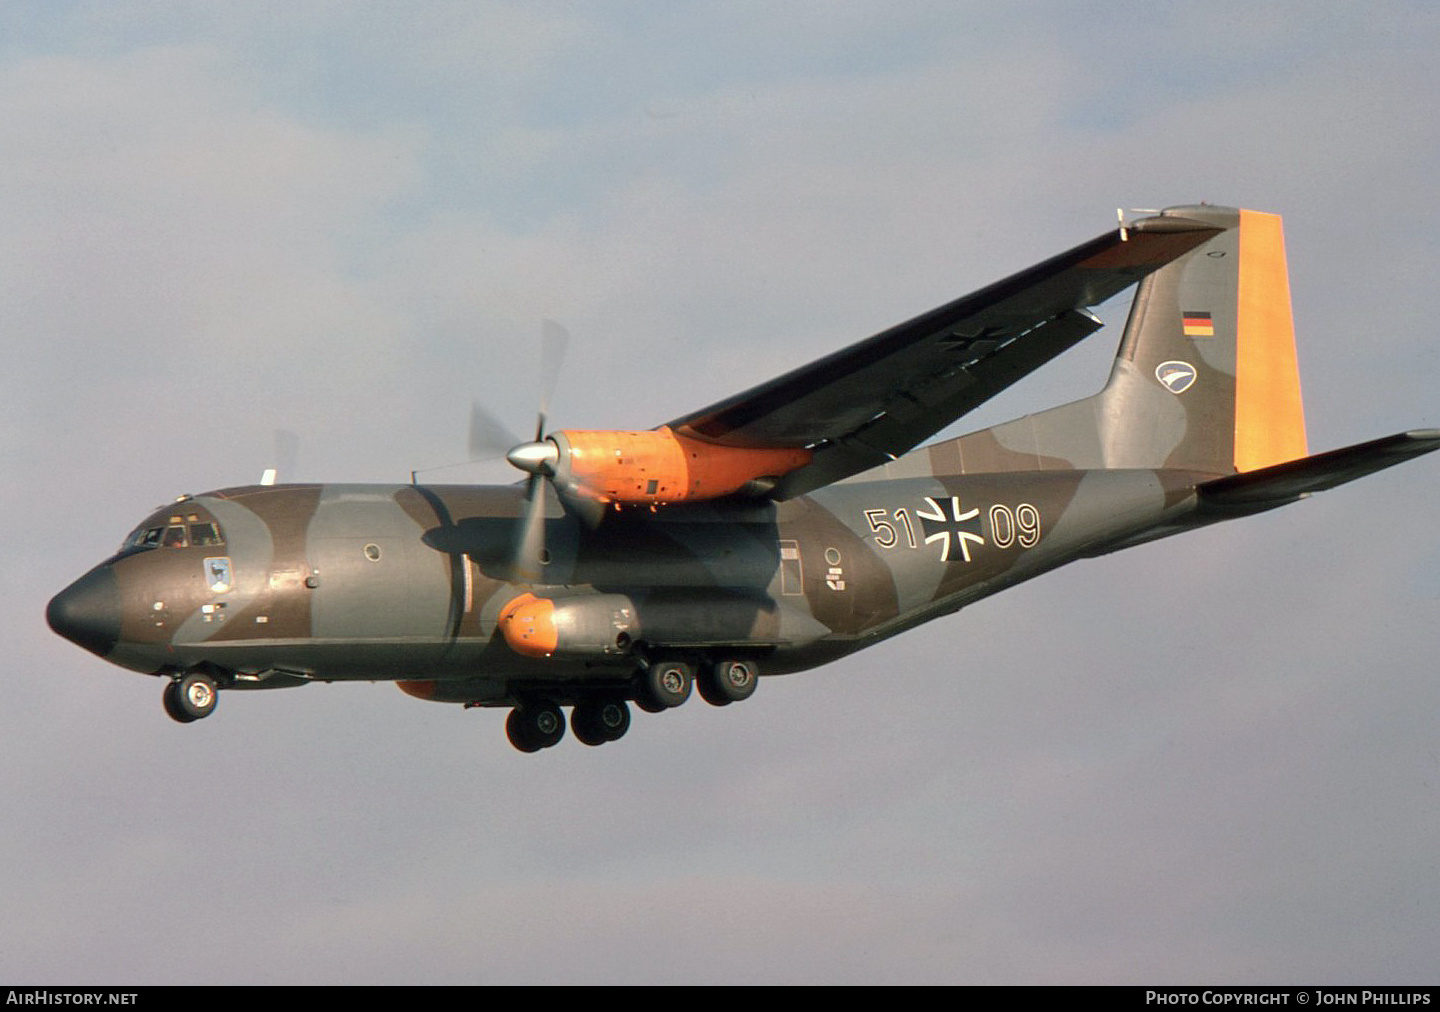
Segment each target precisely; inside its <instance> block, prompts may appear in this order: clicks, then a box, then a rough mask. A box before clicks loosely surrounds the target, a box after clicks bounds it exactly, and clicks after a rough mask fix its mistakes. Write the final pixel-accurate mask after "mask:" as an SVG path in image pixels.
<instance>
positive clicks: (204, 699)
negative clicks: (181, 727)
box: [160, 671, 220, 724]
mask: <svg viewBox="0 0 1440 1012" xmlns="http://www.w3.org/2000/svg"><path fill="white" fill-rule="evenodd" d="M219 701H220V688H219V686H217V685H216V684H215V679H213V678H211V677H210V676H209V675H207V674H205V672H203V671H191V672H189V673H188V674H185V675H182V676H181V677H179V678H176V679H172V680H171V681H169V682H166V683H165V690H164V692H162V693H161V695H160V702H161V703H163V704H164V705H165V712H166V713H168V714H169V715H170V717H171V719H172V720H178V721H179V722H180V723H182V724H188V723H190V722H191V721H194V720H199V719H200V718H201V717H208V716H210V714H212V713H214V712H215V704H216V703H218V702H219Z"/></svg>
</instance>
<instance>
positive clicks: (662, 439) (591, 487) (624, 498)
mask: <svg viewBox="0 0 1440 1012" xmlns="http://www.w3.org/2000/svg"><path fill="white" fill-rule="evenodd" d="M550 439H551V440H552V441H553V442H554V443H555V445H556V446H557V447H559V449H560V455H559V460H558V461H557V462H556V466H555V474H556V477H557V479H559V480H560V482H561V483H573V484H574V485H578V486H579V487H580V488H582V489H583V490H584V491H585V492H587V493H588V494H590V495H593V496H595V497H596V498H598V499H602V500H604V501H608V502H614V503H621V504H626V505H632V504H638V503H672V502H696V501H701V500H705V499H719V498H721V497H722V496H727V495H733V494H735V493H736V492H740V491H744V490H746V489H755V490H757V491H761V490H763V489H764V487H765V485H767V484H768V483H770V482H771V481H773V479H776V478H779V477H780V476H782V475H785V474H788V473H789V472H791V471H793V470H795V469H796V468H797V467H802V466H804V465H805V464H808V463H809V462H810V451H809V450H806V449H803V448H799V449H790V448H781V449H757V448H750V447H734V446H718V445H716V444H715V443H706V442H703V441H702V440H698V439H692V438H690V437H689V436H682V435H679V434H678V433H676V432H674V431H673V430H672V429H670V428H669V427H668V426H661V427H660V428H659V429H652V430H649V431H646V432H616V431H585V430H574V429H564V430H562V431H560V432H556V433H552V434H551V436H550Z"/></svg>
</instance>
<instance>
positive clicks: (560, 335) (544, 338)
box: [535, 320, 570, 439]
mask: <svg viewBox="0 0 1440 1012" xmlns="http://www.w3.org/2000/svg"><path fill="white" fill-rule="evenodd" d="M569 346H570V332H569V331H568V330H566V329H565V328H564V327H562V326H560V324H558V323H556V322H555V321H554V320H541V321H540V426H539V429H540V431H539V433H538V434H537V435H536V436H535V438H536V439H539V438H540V437H541V436H543V435H544V431H543V430H544V427H545V416H546V415H547V414H549V412H550V398H551V397H553V396H554V394H555V386H556V384H557V383H559V381H560V367H561V366H562V365H563V364H564V363H565V349H566V348H568V347H569Z"/></svg>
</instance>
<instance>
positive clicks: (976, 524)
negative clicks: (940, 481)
mask: <svg viewBox="0 0 1440 1012" xmlns="http://www.w3.org/2000/svg"><path fill="white" fill-rule="evenodd" d="M946 513H947V511H946V509H945V507H944V506H942V505H941V504H940V503H939V502H936V501H935V499H934V498H932V497H931V496H928V495H927V496H926V497H925V508H924V509H917V510H916V511H915V515H916V516H917V517H919V518H920V520H921V529H922V530H923V531H924V534H925V543H926V544H927V545H928V544H930V543H931V542H934V541H938V542H940V545H941V548H940V561H941V562H949V561H950V552H951V548H952V547H953V546H955V545H958V546H959V547H960V555H961V557H962V558H964V560H965V561H966V562H969V561H970V545H971V544H976V545H983V544H984V543H985V539H984V538H983V537H981V536H980V510H979V509H974V508H972V509H968V510H964V511H963V512H962V511H961V509H960V497H959V496H958V495H952V496H950V508H949V511H948V513H949V515H948V516H947V515H946Z"/></svg>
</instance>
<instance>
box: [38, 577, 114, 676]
mask: <svg viewBox="0 0 1440 1012" xmlns="http://www.w3.org/2000/svg"><path fill="white" fill-rule="evenodd" d="M45 621H47V622H49V623H50V628H51V629H54V630H55V631H56V632H57V633H59V634H60V635H61V636H64V637H65V638H66V639H67V640H69V641H70V642H71V643H75V644H78V645H79V646H82V647H84V648H85V649H86V650H89V651H91V652H92V653H96V654H99V655H100V656H101V657H104V656H105V655H106V654H108V653H110V651H112V650H114V649H115V644H116V643H117V642H119V640H120V584H119V582H118V581H117V580H116V579H115V570H114V569H112V568H111V567H110V566H97V567H96V568H94V569H92V570H90V572H88V573H86V574H85V575H84V576H82V577H80V579H78V580H76V581H75V582H74V583H72V584H70V586H68V587H66V588H65V589H64V590H62V591H61V592H60V593H58V594H56V595H55V596H54V598H52V599H51V601H50V607H48V608H46V609H45Z"/></svg>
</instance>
